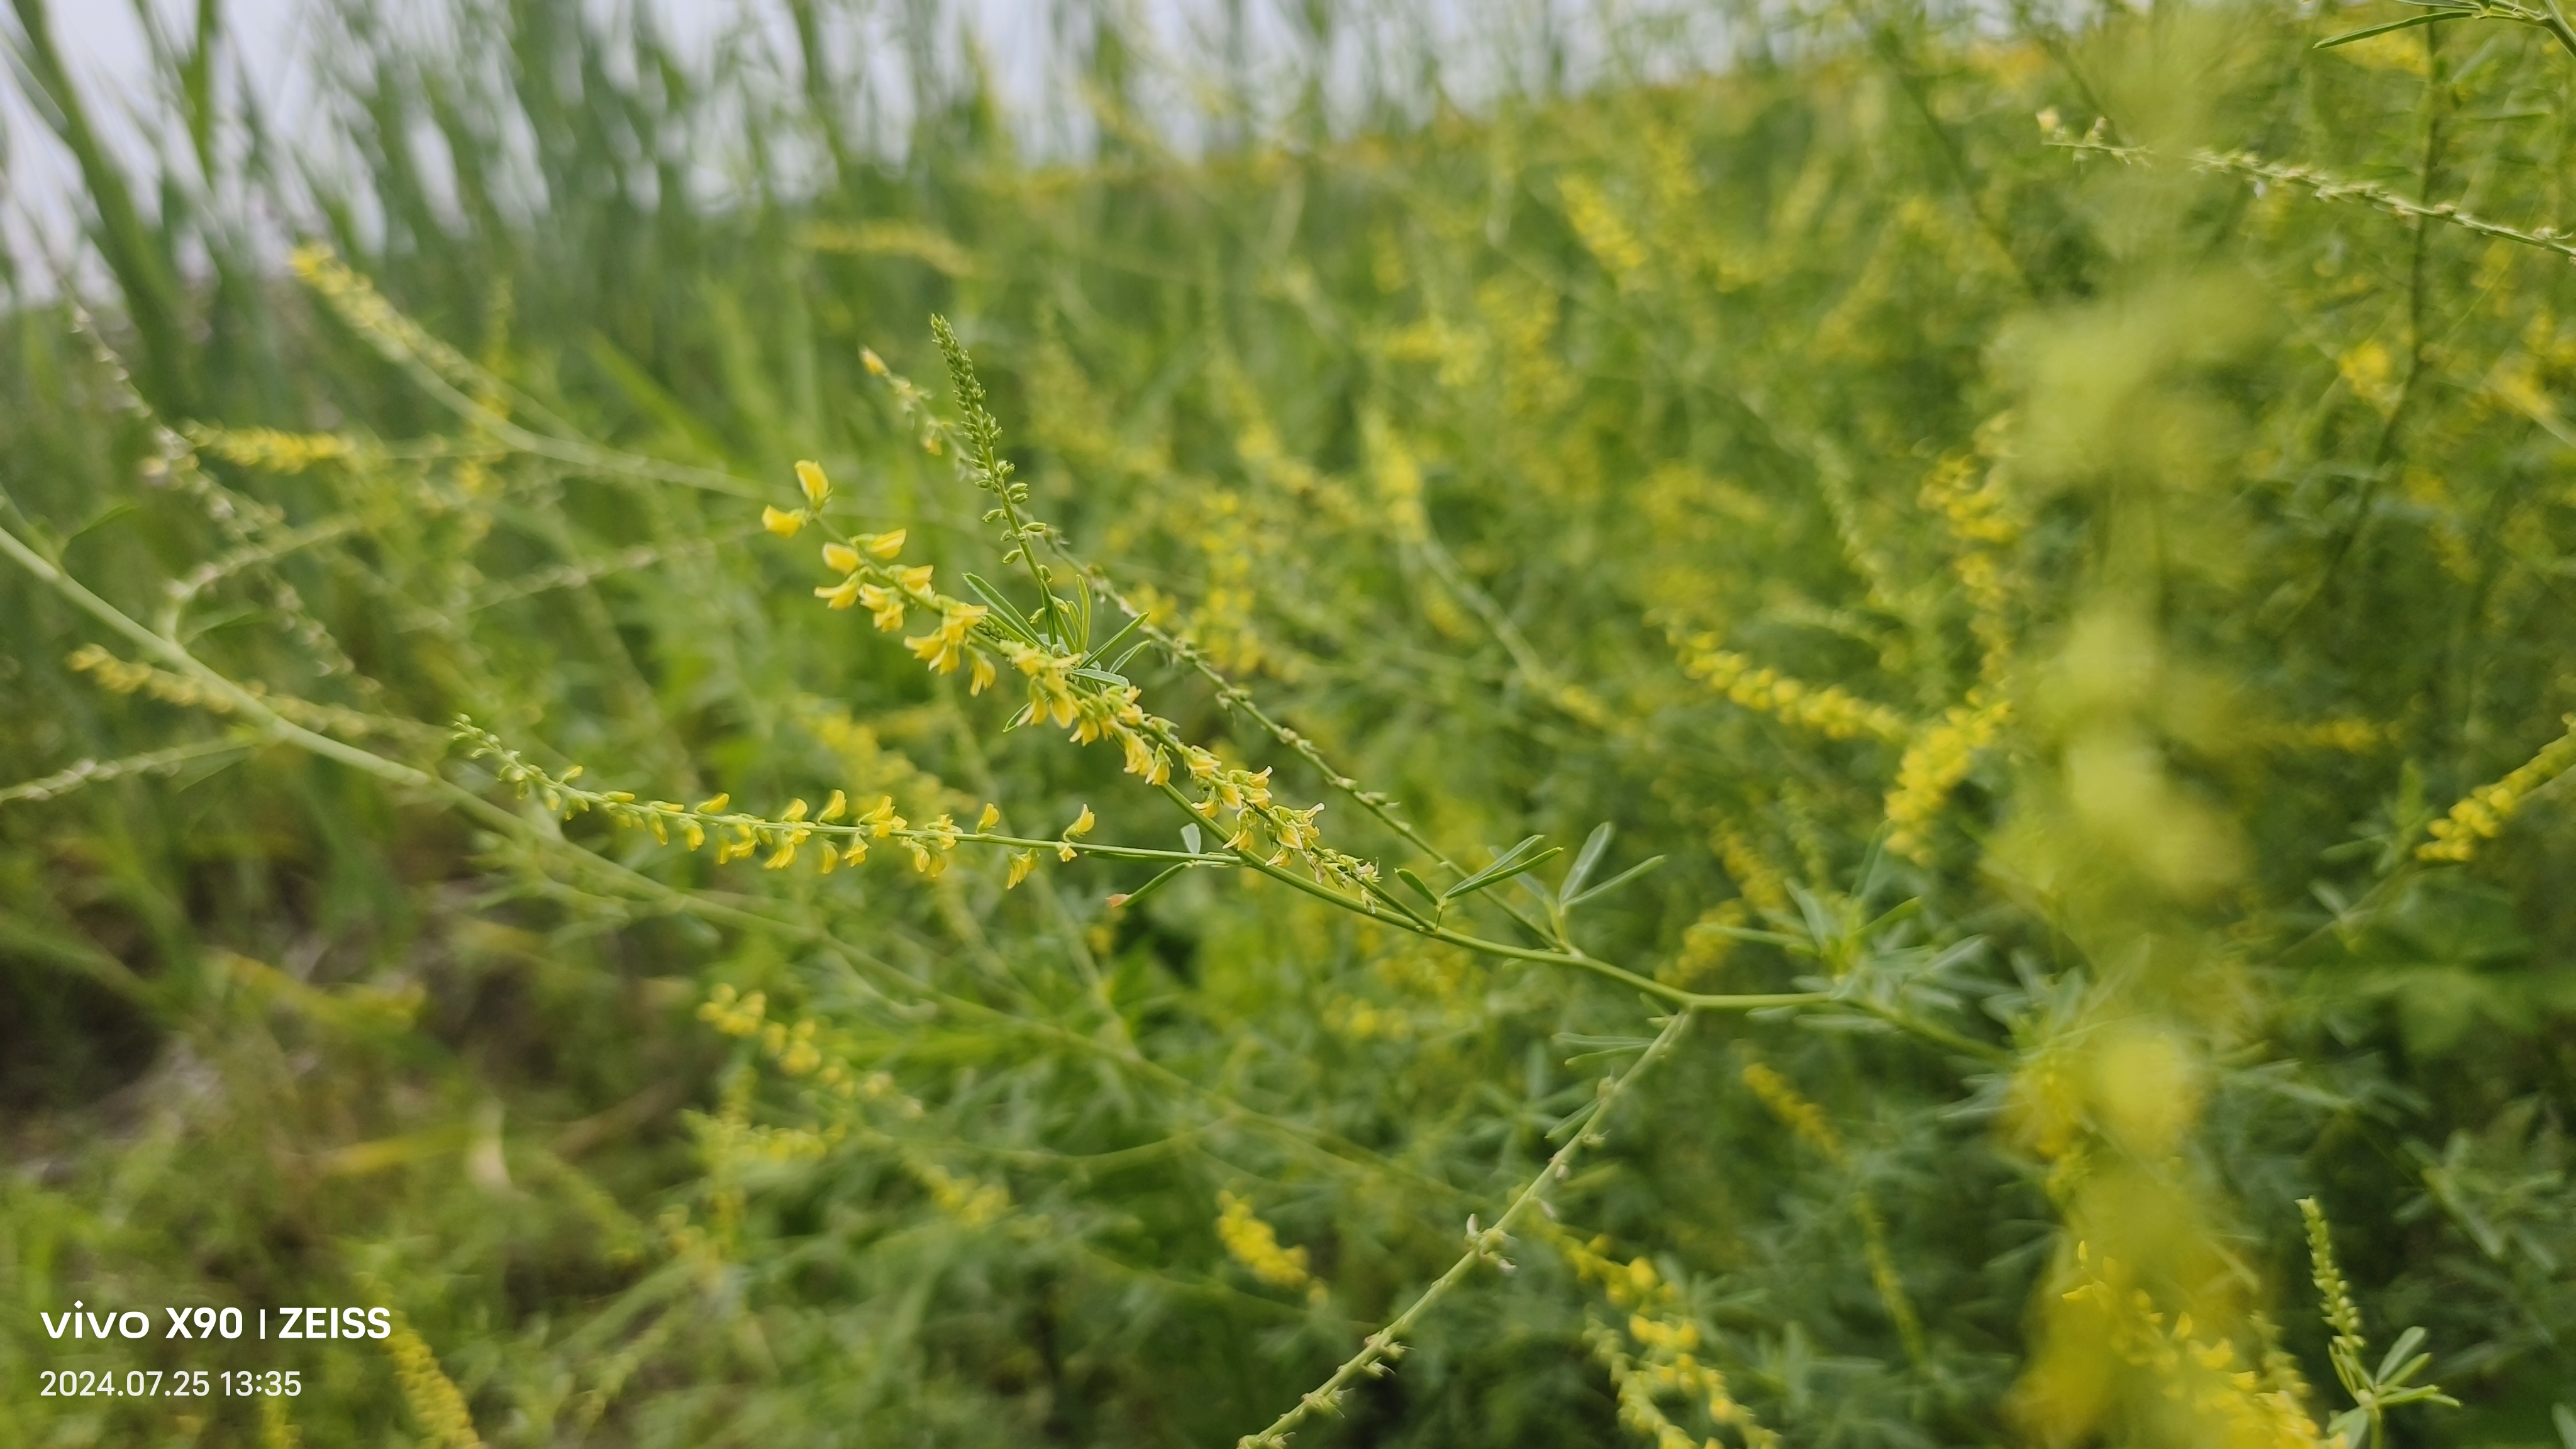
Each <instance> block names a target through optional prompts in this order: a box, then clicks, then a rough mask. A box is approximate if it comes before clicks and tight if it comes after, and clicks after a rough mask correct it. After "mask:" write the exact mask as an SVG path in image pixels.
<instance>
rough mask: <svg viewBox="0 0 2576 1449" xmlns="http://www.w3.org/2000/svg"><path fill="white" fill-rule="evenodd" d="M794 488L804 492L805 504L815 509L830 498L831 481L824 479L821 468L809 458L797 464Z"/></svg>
mask: <svg viewBox="0 0 2576 1449" xmlns="http://www.w3.org/2000/svg"><path fill="white" fill-rule="evenodd" d="M796 486H797V487H799V488H802V489H804V490H805V502H806V503H807V504H808V505H810V506H812V507H815V508H820V507H822V506H823V500H825V499H827V498H829V497H831V496H832V480H831V479H829V478H826V477H824V476H823V466H822V465H821V464H820V463H817V462H815V461H813V460H812V459H810V458H808V459H804V460H801V461H799V462H798V463H797V465H796Z"/></svg>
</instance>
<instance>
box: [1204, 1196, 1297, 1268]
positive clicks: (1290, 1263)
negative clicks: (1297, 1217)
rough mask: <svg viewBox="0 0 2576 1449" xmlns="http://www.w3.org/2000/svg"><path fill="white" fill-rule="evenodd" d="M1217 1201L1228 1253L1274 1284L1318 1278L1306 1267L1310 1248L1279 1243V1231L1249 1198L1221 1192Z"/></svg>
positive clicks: (1219, 1228)
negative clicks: (1292, 1246)
mask: <svg viewBox="0 0 2576 1449" xmlns="http://www.w3.org/2000/svg"><path fill="white" fill-rule="evenodd" d="M1216 1204H1217V1220H1216V1235H1217V1238H1218V1240H1219V1241H1220V1242H1223V1243H1224V1244H1225V1252H1226V1256H1227V1257H1229V1258H1232V1259H1234V1261H1236V1262H1238V1263H1241V1264H1242V1265H1243V1266H1244V1267H1246V1268H1248V1269H1250V1270H1251V1271H1252V1276H1253V1277H1255V1278H1258V1279H1260V1280H1261V1281H1262V1282H1264V1283H1267V1284H1269V1285H1270V1286H1271V1287H1273V1288H1304V1287H1306V1286H1308V1285H1309V1284H1312V1283H1313V1282H1314V1276H1313V1275H1312V1274H1310V1273H1308V1272H1307V1271H1306V1250H1305V1249H1304V1248H1283V1247H1281V1246H1279V1234H1278V1233H1277V1232H1276V1231H1274V1230H1273V1229H1272V1228H1271V1226H1270V1224H1268V1223H1265V1222H1263V1221H1262V1220H1261V1219H1260V1217H1259V1216H1258V1215H1256V1214H1255V1213H1254V1212H1253V1210H1252V1203H1251V1201H1250V1200H1249V1199H1246V1198H1241V1197H1237V1196H1235V1195H1234V1194H1233V1193H1230V1192H1220V1193H1218V1194H1217V1195H1216Z"/></svg>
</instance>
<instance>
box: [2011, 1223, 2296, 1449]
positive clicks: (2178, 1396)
mask: <svg viewBox="0 0 2576 1449" xmlns="http://www.w3.org/2000/svg"><path fill="white" fill-rule="evenodd" d="M2075 1253H2076V1283H2075V1286H2074V1287H2073V1288H2070V1289H2068V1290H2066V1291H2065V1292H2064V1294H2063V1295H2062V1298H2063V1301H2064V1302H2066V1303H2068V1304H2069V1305H2074V1306H2077V1307H2080V1308H2082V1309H2085V1310H2087V1312H2086V1317H2087V1318H2089V1320H2090V1323H2089V1327H2090V1328H2091V1330H2092V1332H2093V1334H2094V1335H2096V1336H2097V1337H2098V1340H2099V1342H2100V1344H2101V1346H2102V1347H2103V1348H2104V1349H2106V1350H2108V1352H2109V1353H2110V1354H2111V1355H2112V1356H2114V1357H2115V1358H2117V1359H2118V1360H2119V1361H2120V1362H2122V1363H2125V1364H2127V1365H2129V1366H2130V1367H2131V1368H2135V1369H2138V1370H2141V1371H2143V1373H2144V1375H2145V1377H2146V1379H2147V1381H2148V1384H2149V1386H2150V1391H2151V1392H2152V1393H2153V1394H2154V1395H2155V1396H2156V1397H2157V1398H2159V1399H2161V1400H2163V1401H2164V1402H2165V1403H2166V1404H2167V1405H2169V1406H2170V1407H2171V1408H2172V1409H2174V1410H2177V1411H2179V1412H2180V1413H2182V1414H2185V1415H2187V1416H2189V1418H2190V1419H2191V1420H2193V1421H2194V1422H2193V1424H2192V1428H2193V1430H2194V1431H2195V1437H2196V1439H2197V1442H2200V1443H2203V1444H2208V1445H2212V1446H2214V1449H2343V1438H2342V1436H2341V1435H2333V1436H2327V1435H2324V1434H2321V1433H2320V1432H2319V1431H2318V1428H2317V1424H2316V1421H2315V1420H2314V1419H2313V1418H2310V1417H2309V1414H2308V1409H2307V1405H2306V1402H2305V1401H2306V1398H2307V1384H2306V1382H2305V1381H2304V1380H2303V1379H2301V1378H2300V1377H2299V1374H2298V1370H2297V1368H2296V1366H2295V1365H2294V1364H2293V1363H2292V1362H2291V1360H2290V1359H2289V1357H2288V1355H2286V1354H2283V1353H2279V1352H2277V1351H2266V1352H2263V1353H2262V1354H2260V1355H2259V1357H2260V1362H2254V1363H2249V1362H2247V1361H2246V1359H2245V1357H2244V1356H2242V1355H2240V1353H2239V1352H2238V1350H2237V1347H2236V1345H2235V1344H2233V1343H2230V1342H2228V1341H2227V1340H2225V1339H2223V1338H2220V1339H2204V1338H2200V1337H2198V1336H2196V1335H2195V1333H2194V1325H2193V1323H2192V1318H2191V1315H2190V1314H2188V1313H2183V1314H2177V1315H2175V1316H2173V1317H2172V1318H2171V1319H2170V1320H2168V1319H2167V1317H2166V1315H2165V1314H2164V1313H2163V1312H2162V1311H2161V1310H2160V1309H2158V1308H2157V1307H2156V1303H2155V1299H2154V1297H2153V1295H2151V1294H2149V1293H2148V1292H2147V1291H2146V1290H2145V1289H2144V1288H2141V1287H2139V1286H2137V1285H2136V1284H2135V1283H2134V1282H2133V1281H2131V1279H2130V1275H2129V1274H2128V1273H2127V1272H2126V1270H2125V1269H2123V1268H2122V1266H2121V1265H2120V1264H2119V1263H2118V1262H2117V1261H2115V1260H2113V1259H2111V1258H2107V1257H2106V1258H2102V1259H2100V1260H2099V1261H2098V1263H2097V1261H2096V1260H2095V1259H2094V1257H2093V1255H2092V1252H2091V1250H2090V1248H2089V1247H2088V1246H2087V1245H2086V1244H2082V1243H2078V1244H2077V1245H2076V1249H2075ZM2029 1391H2030V1390H2029V1386H2026V1387H2025V1393H2026V1394H2027V1393H2028V1392H2029Z"/></svg>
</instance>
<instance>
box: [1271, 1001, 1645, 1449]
mask: <svg viewBox="0 0 2576 1449" xmlns="http://www.w3.org/2000/svg"><path fill="white" fill-rule="evenodd" d="M1692 1016H1693V1011H1692V1009H1691V1008H1689V1007H1684V1008H1683V1009H1682V1010H1680V1011H1677V1012H1674V1013H1673V1014H1672V1015H1671V1016H1670V1017H1668V1018H1666V1020H1665V1022H1664V1029H1663V1030H1662V1031H1660V1032H1658V1033H1656V1035H1655V1039H1654V1041H1653V1042H1651V1043H1650V1044H1648V1046H1647V1047H1646V1049H1645V1050H1644V1051H1643V1052H1641V1053H1639V1054H1638V1056H1637V1059H1636V1060H1635V1061H1634V1062H1631V1063H1629V1064H1628V1070H1626V1071H1624V1072H1622V1073H1620V1074H1619V1075H1618V1076H1615V1077H1604V1078H1602V1079H1601V1087H1600V1095H1599V1096H1598V1097H1596V1098H1595V1099H1594V1102H1593V1107H1592V1112H1591V1115H1590V1116H1589V1117H1587V1118H1586V1119H1585V1120H1584V1122H1583V1124H1582V1126H1580V1127H1579V1128H1577V1129H1576V1130H1575V1132H1574V1134H1573V1135H1572V1136H1570V1137H1568V1138H1567V1139H1566V1140H1565V1145H1564V1146H1563V1147H1560V1148H1558V1149H1557V1150H1556V1154H1555V1155H1554V1156H1552V1157H1550V1158H1549V1159H1548V1160H1547V1165H1546V1166H1545V1167H1542V1168H1540V1169H1539V1171H1538V1174H1537V1175H1536V1176H1534V1177H1532V1178H1531V1179H1530V1180H1529V1181H1528V1182H1526V1183H1524V1184H1522V1186H1521V1189H1520V1191H1519V1192H1516V1193H1514V1194H1513V1195H1512V1200H1511V1202H1510V1203H1509V1204H1507V1205H1506V1206H1505V1207H1504V1208H1503V1215H1502V1216H1501V1217H1499V1218H1496V1219H1495V1220H1494V1225H1493V1226H1492V1227H1490V1228H1484V1229H1481V1230H1480V1229H1478V1228H1477V1227H1476V1226H1475V1219H1473V1218H1470V1219H1468V1232H1467V1245H1468V1246H1467V1251H1466V1252H1465V1253H1463V1254H1460V1255H1459V1257H1458V1260H1457V1261H1456V1262H1454V1263H1451V1264H1450V1265H1449V1269H1448V1271H1447V1272H1445V1273H1442V1274H1441V1275H1440V1276H1439V1277H1437V1278H1435V1279H1433V1280H1431V1286H1429V1287H1427V1288H1425V1289H1423V1290H1422V1292H1421V1293H1420V1294H1418V1295H1416V1297H1415V1298H1414V1300H1413V1302H1411V1303H1410V1304H1408V1305H1406V1307H1405V1309H1404V1311H1403V1312H1402V1313H1399V1314H1397V1315H1396V1316H1395V1317H1394V1318H1392V1319H1390V1320H1388V1322H1387V1324H1386V1326H1384V1327H1383V1328H1380V1329H1379V1330H1378V1331H1377V1332H1375V1333H1372V1334H1370V1335H1369V1336H1368V1337H1367V1338H1366V1339H1364V1340H1362V1341H1361V1343H1360V1351H1359V1352H1358V1353H1355V1354H1353V1355H1351V1356H1350V1357H1349V1358H1348V1359H1346V1360H1344V1361H1343V1363H1342V1365H1341V1367H1339V1368H1336V1369H1334V1370H1333V1372H1332V1375H1331V1377H1329V1378H1326V1379H1325V1380H1324V1381H1323V1382H1322V1383H1321V1384H1318V1385H1316V1386H1315V1387H1314V1388H1313V1389H1311V1390H1308V1391H1307V1392H1306V1393H1305V1394H1303V1395H1300V1396H1299V1397H1298V1400H1297V1403H1296V1405H1295V1407H1293V1408H1291V1409H1289V1410H1288V1412H1286V1413H1284V1414H1281V1415H1280V1416H1279V1417H1278V1418H1276V1419H1273V1420H1271V1421H1270V1423H1269V1424H1268V1425H1267V1426H1266V1427H1264V1428H1262V1429H1260V1430H1259V1431H1257V1432H1255V1433H1251V1434H1246V1435H1244V1436H1243V1437H1242V1438H1241V1439H1239V1440H1237V1441H1236V1449H1282V1446H1284V1445H1286V1443H1287V1442H1288V1434H1289V1432H1290V1431H1291V1430H1293V1429H1295V1428H1296V1427H1297V1426H1298V1425H1299V1424H1302V1423H1304V1422H1305V1421H1306V1420H1307V1419H1308V1418H1309V1417H1310V1416H1312V1415H1313V1414H1314V1413H1315V1411H1316V1410H1318V1409H1333V1408H1335V1407H1337V1405H1338V1404H1339V1402H1340V1400H1341V1397H1342V1395H1343V1393H1344V1391H1345V1390H1346V1389H1347V1388H1348V1386H1349V1384H1350V1383H1351V1381H1352V1380H1353V1379H1356V1378H1358V1377H1359V1376H1360V1375H1362V1374H1367V1375H1369V1376H1370V1377H1372V1378H1375V1377H1380V1376H1383V1375H1384V1374H1385V1373H1386V1372H1387V1367H1386V1365H1387V1362H1388V1361H1389V1360H1392V1359H1396V1358H1399V1357H1401V1356H1402V1355H1403V1353H1404V1342H1403V1339H1404V1335H1405V1334H1406V1333H1408V1332H1410V1331H1411V1330H1412V1328H1413V1325H1415V1324H1416V1323H1419V1322H1420V1321H1421V1320H1422V1317H1423V1315H1424V1314H1426V1313H1428V1312H1430V1311H1431V1309H1432V1308H1433V1307H1434V1306H1436V1305H1437V1304H1438V1303H1439V1302H1440V1300H1441V1299H1443V1298H1446V1297H1448V1296H1449V1295H1450V1294H1451V1293H1453V1292H1455V1291H1457V1288H1458V1285H1459V1284H1460V1283H1463V1282H1465V1281H1466V1279H1467V1275H1468V1274H1470V1273H1472V1272H1473V1271H1475V1267H1476V1265H1477V1264H1478V1263H1480V1262H1485V1261H1492V1262H1494V1263H1496V1264H1498V1265H1499V1266H1501V1267H1503V1268H1504V1269H1505V1270H1506V1271H1509V1269H1510V1266H1511V1265H1510V1264H1509V1263H1507V1262H1505V1261H1504V1260H1503V1258H1502V1249H1503V1247H1504V1246H1505V1244H1506V1243H1507V1242H1508V1240H1509V1235H1510V1232H1511V1230H1512V1228H1513V1227H1514V1226H1515V1225H1517V1224H1518V1223H1519V1222H1520V1221H1521V1220H1522V1219H1523V1218H1525V1217H1527V1216H1528V1215H1529V1214H1530V1212H1531V1211H1532V1210H1533V1209H1536V1208H1539V1207H1541V1206H1544V1204H1545V1200H1546V1190H1547V1185H1548V1184H1549V1183H1550V1182H1561V1181H1563V1180H1564V1179H1565V1176H1566V1171H1567V1168H1568V1167H1569V1166H1570V1165H1571V1164H1572V1163H1573V1161H1574V1159H1575V1157H1576V1156H1578V1155H1579V1154H1580V1153H1581V1152H1582V1151H1583V1149H1584V1148H1586V1147H1588V1146H1593V1145H1596V1144H1598V1143H1600V1142H1602V1141H1604V1140H1606V1139H1605V1138H1604V1136H1603V1134H1602V1130H1601V1128H1602V1123H1603V1122H1604V1121H1606V1120H1607V1119H1608V1117H1609V1115H1610V1110H1611V1109H1612V1108H1613V1107H1615V1106H1617V1105H1618V1103H1619V1099H1620V1097H1621V1096H1622V1095H1624V1094H1625V1093H1626V1092H1627V1090H1628V1088H1629V1087H1630V1086H1631V1085H1633V1084H1634V1083H1635V1082H1636V1080H1637V1079H1638V1078H1639V1077H1641V1076H1644V1075H1645V1074H1646V1073H1647V1072H1648V1071H1650V1070H1652V1069H1653V1067H1654V1065H1655V1064H1656V1063H1657V1062H1659V1061H1661V1060H1663V1058H1664V1057H1665V1055H1666V1054H1668V1053H1669V1052H1670V1051H1671V1050H1672V1047H1673V1044H1674V1043H1675V1042H1677V1041H1680V1040H1681V1038H1682V1035H1683V1034H1684V1033H1685V1032H1687V1031H1688V1030H1689V1029H1690V1024H1691V1019H1692Z"/></svg>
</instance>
